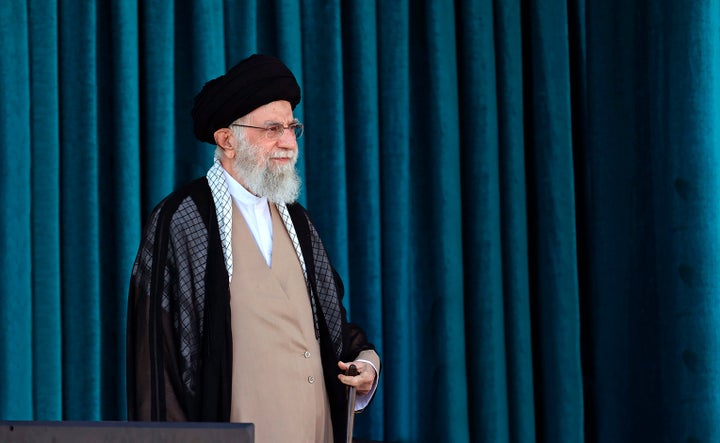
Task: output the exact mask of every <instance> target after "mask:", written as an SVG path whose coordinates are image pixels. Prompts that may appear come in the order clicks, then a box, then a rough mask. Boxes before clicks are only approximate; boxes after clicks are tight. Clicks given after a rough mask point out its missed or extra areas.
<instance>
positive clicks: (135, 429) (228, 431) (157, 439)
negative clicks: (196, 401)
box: [0, 421, 255, 443]
mask: <svg viewBox="0 0 720 443" xmlns="http://www.w3.org/2000/svg"><path fill="white" fill-rule="evenodd" d="M254 441H255V427H254V425H252V424H251V423H187V422H183V423H178V422H136V421H130V422H128V421H0V442H3V443H5V442H8V443H44V442H48V443H49V442H52V443H70V442H73V443H86V442H87V443H91V442H92V443H95V442H97V443H150V442H153V443H201V442H202V443H225V442H233V443H254Z"/></svg>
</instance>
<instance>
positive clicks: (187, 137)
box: [0, 0, 720, 443]
mask: <svg viewBox="0 0 720 443" xmlns="http://www.w3.org/2000/svg"><path fill="white" fill-rule="evenodd" d="M0 50H2V52H1V54H2V55H0V78H2V82H0V207H1V208H2V215H1V216H0V251H1V253H0V276H1V278H0V306H2V308H0V419H5V420H124V419H125V417H126V413H125V408H126V404H125V367H124V365H125V322H126V299H127V290H128V280H129V275H130V270H131V267H132V262H133V259H134V256H135V253H136V250H137V247H138V245H139V242H140V233H141V227H142V224H143V222H144V221H145V218H146V217H147V215H148V214H149V211H150V210H151V209H152V207H153V206H154V205H155V204H157V203H158V202H159V201H160V200H161V199H162V198H163V197H164V196H165V195H167V194H168V193H169V192H171V191H172V190H173V189H174V188H175V187H176V186H179V185H180V184H182V183H185V182H187V181H189V180H191V179H192V178H195V177H198V176H201V175H203V174H204V173H205V171H206V170H207V168H208V167H209V165H210V164H211V160H212V147H211V146H209V145H204V144H202V143H200V142H197V141H195V140H194V138H193V136H192V122H191V119H190V113H189V111H190V108H191V106H192V100H193V96H194V95H195V94H196V93H197V91H198V90H199V89H200V88H201V87H202V85H203V84H204V82H205V81H207V80H209V79H210V78H213V77H216V76H218V75H220V74H222V73H223V72H224V71H225V70H226V69H227V68H228V67H230V66H232V65H234V64H235V63H236V62H237V61H239V60H240V59H241V58H244V57H246V56H247V55H249V54H251V53H254V52H261V53H270V54H275V55H277V56H279V57H280V58H282V59H283V60H284V61H285V62H286V63H287V64H288V66H289V67H290V68H291V69H292V70H293V71H294V72H295V74H296V76H297V77H298V80H299V81H300V83H301V85H302V87H303V100H302V102H301V104H300V106H299V107H298V108H297V109H296V114H297V116H298V117H299V118H300V119H301V120H303V121H304V122H305V124H306V136H305V137H304V138H303V139H301V151H302V152H301V159H300V162H299V167H300V170H301V173H302V176H303V178H304V187H303V193H302V195H301V201H302V202H303V203H304V204H305V205H306V206H307V207H308V209H309V210H310V212H311V214H312V216H313V218H314V220H315V222H316V224H317V226H318V229H319V231H320V233H321V235H322V236H323V239H324V241H325V243H326V246H327V248H328V251H329V253H330V255H331V258H332V259H333V261H334V263H335V265H336V267H337V269H338V271H339V272H340V274H341V275H342V277H343V278H344V281H345V284H346V289H347V291H346V292H347V295H346V299H345V304H346V306H347V308H348V312H349V314H350V316H351V319H352V320H353V321H356V322H358V323H360V324H362V325H363V326H364V327H365V329H366V330H367V332H368V334H369V336H370V338H371V340H372V341H373V342H374V343H375V344H376V345H377V347H378V350H379V352H380V354H381V356H382V358H383V370H382V377H381V381H380V386H379V388H378V392H377V396H376V399H375V400H374V402H373V404H372V405H371V407H370V408H369V409H368V410H367V411H366V412H364V413H363V414H360V415H359V416H358V417H357V419H356V436H358V437H364V438H371V439H375V440H383V441H388V442H390V441H393V442H406V441H407V442H410V441H412V442H414V441H427V442H436V441H448V442H464V441H473V442H536V441H537V442H553V443H554V442H607V443H611V442H637V441H686V442H710V441H717V440H720V428H718V426H717V425H716V423H718V422H720V400H719V399H720V395H718V392H720V358H719V356H720V335H719V334H718V332H717V331H718V330H720V308H718V307H719V306H720V300H719V298H720V296H719V294H720V255H719V254H720V231H719V230H718V228H717V226H718V225H719V222H720V173H719V172H717V171H719V170H720V80H718V79H720V1H717V0H714V1H711V0H697V1H694V2H672V1H669V0H627V1H619V0H569V1H559V0H522V1H521V0H514V1H513V0H494V1H493V0H455V1H451V0H419V1H411V0H397V1H389V0H384V1H366V0H348V1H342V2H341V1H339V0H335V1H325V0H275V1H270V2H266V1H259V0H243V1H229V0H203V1H194V0H176V1H157V2H155V1H152V2H151V1H148V2H127V1H122V0H108V1H82V2H81V1H75V0H26V1H21V0H9V1H5V2H2V3H1V4H0Z"/></svg>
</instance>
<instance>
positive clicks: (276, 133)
mask: <svg viewBox="0 0 720 443" xmlns="http://www.w3.org/2000/svg"><path fill="white" fill-rule="evenodd" d="M230 126H240V127H241V128H252V129H262V130H263V131H265V137H267V138H268V139H270V140H277V139H279V138H280V137H282V136H283V134H284V133H285V130H286V129H290V130H291V131H292V132H293V135H294V136H295V138H300V137H302V135H303V124H302V123H300V122H299V121H294V122H292V123H290V124H289V125H287V126H285V125H283V124H282V123H270V124H268V125H267V126H252V125H243V124H240V123H232V124H231V125H230Z"/></svg>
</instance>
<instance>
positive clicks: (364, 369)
mask: <svg viewBox="0 0 720 443" xmlns="http://www.w3.org/2000/svg"><path fill="white" fill-rule="evenodd" d="M351 364H353V365H355V367H356V368H357V370H358V375H356V376H355V377H348V376H347V375H344V373H345V371H347V368H348V367H350V365H351ZM338 368H340V369H342V371H343V374H339V375H338V378H339V379H340V381H341V382H342V383H343V384H346V385H348V386H355V388H356V389H357V393H358V394H360V395H365V394H367V393H368V392H370V389H371V388H372V386H373V383H374V382H375V377H376V376H377V374H376V373H375V369H374V368H373V367H372V366H370V365H369V364H367V363H365V362H364V361H353V362H349V363H345V362H342V361H339V362H338Z"/></svg>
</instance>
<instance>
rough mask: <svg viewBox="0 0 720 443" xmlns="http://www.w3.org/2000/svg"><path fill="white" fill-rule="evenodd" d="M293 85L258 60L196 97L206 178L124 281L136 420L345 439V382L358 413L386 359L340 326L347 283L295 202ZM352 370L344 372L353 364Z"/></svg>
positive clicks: (150, 227)
mask: <svg viewBox="0 0 720 443" xmlns="http://www.w3.org/2000/svg"><path fill="white" fill-rule="evenodd" d="M299 102H300V87H299V86H298V84H297V81H296V80H295V77H294V76H293V74H292V72H290V70H289V69H288V68H287V67H286V66H285V65H284V64H283V63H282V62H281V61H279V60H278V59H276V58H274V57H270V56H264V55H253V56H251V57H249V58H247V59H245V60H243V61H241V62H240V63H239V64H237V65H236V66H235V67H233V68H232V69H230V71H228V72H227V74H225V75H223V76H220V77H218V78H216V79H214V80H211V81H210V82H208V83H207V84H206V85H205V86H204V87H203V89H202V90H201V91H200V93H199V94H198V95H197V96H196V97H195V105H194V107H193V111H192V116H193V120H194V130H195V135H196V136H197V138H198V139H200V140H202V141H204V142H208V143H211V144H213V145H215V146H216V149H215V163H214V165H213V166H212V168H210V170H209V171H208V173H207V175H206V176H205V177H203V178H201V179H198V180H196V181H194V182H192V183H190V184H188V185H186V186H184V187H182V188H181V189H179V190H177V191H175V192H173V193H172V194H170V195H169V196H168V197H167V198H165V199H164V200H163V201H162V202H161V203H160V204H159V205H158V206H157V207H156V208H155V210H154V211H153V212H152V214H151V216H150V220H149V222H148V223H147V225H146V227H145V230H144V234H143V241H142V244H141V245H140V249H139V251H138V255H137V258H136V260H135V265H134V266H133V271H132V278H131V283H130V297H129V309H128V351H127V355H128V409H129V418H130V419H131V420H189V421H228V420H229V421H233V422H252V423H254V424H255V437H256V441H258V442H262V441H267V442H279V441H304V442H328V441H333V439H334V440H335V441H342V440H344V439H345V431H346V420H347V407H346V389H347V386H354V387H356V388H357V392H358V394H359V395H358V402H357V407H356V409H361V408H364V407H365V406H366V405H367V403H368V402H369V401H370V399H371V398H372V396H373V394H374V391H375V388H376V386H377V378H378V371H379V369H380V362H379V358H378V355H377V354H376V352H375V351H374V347H373V345H372V344H370V343H369V342H368V340H367V338H366V336H365V333H364V332H363V331H362V329H360V328H359V327H358V326H356V325H354V324H351V323H348V322H347V320H346V315H345V310H344V308H343V306H342V303H341V299H342V296H343V285H342V282H341V280H340V278H339V276H338V275H337V273H336V272H335V270H334V269H333V267H332V265H331V263H330V260H329V258H328V256H327V253H326V251H325V248H324V247H323V244H322V242H321V240H320V237H319V236H318V233H317V231H316V230H315V227H314V226H313V224H312V222H311V220H310V217H309V216H308V214H307V212H306V211H305V209H304V208H303V207H302V206H300V204H298V203H296V202H295V199H296V198H297V196H298V193H299V187H300V179H299V177H298V175H297V173H296V171H295V162H296V160H297V155H298V145H297V138H298V137H300V136H301V135H302V133H303V125H302V124H301V123H300V122H299V121H297V120H296V119H295V118H294V117H293V109H294V108H295V106H296V105H297V104H298V103H299ZM351 362H352V363H354V364H355V366H356V367H357V368H358V371H359V375H357V376H354V377H350V376H347V375H344V371H345V370H346V369H347V368H348V366H349V364H350V363H351Z"/></svg>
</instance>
